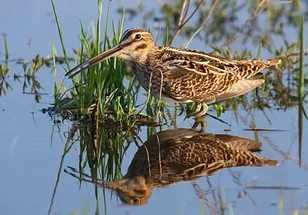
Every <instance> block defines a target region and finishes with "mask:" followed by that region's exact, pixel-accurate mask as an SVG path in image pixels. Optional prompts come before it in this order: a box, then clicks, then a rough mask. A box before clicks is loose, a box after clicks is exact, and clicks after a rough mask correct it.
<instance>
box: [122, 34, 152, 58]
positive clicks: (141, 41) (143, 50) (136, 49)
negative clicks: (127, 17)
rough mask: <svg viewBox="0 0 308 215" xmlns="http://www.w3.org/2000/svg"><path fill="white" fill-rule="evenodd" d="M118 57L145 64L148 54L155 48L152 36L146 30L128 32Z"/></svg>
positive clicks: (124, 36)
mask: <svg viewBox="0 0 308 215" xmlns="http://www.w3.org/2000/svg"><path fill="white" fill-rule="evenodd" d="M120 46H122V49H121V51H119V54H118V57H120V58H122V59H125V60H128V61H134V62H139V63H145V60H146V58H147V54H148V53H149V52H150V51H152V50H153V49H154V48H155V43H154V41H153V37H152V34H151V33H150V32H148V31H146V30H144V29H139V28H135V29H129V30H126V31H125V32H124V33H123V35H122V38H121V41H120Z"/></svg>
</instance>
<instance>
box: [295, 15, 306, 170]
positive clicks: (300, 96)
mask: <svg viewBox="0 0 308 215" xmlns="http://www.w3.org/2000/svg"><path fill="white" fill-rule="evenodd" d="M299 32H300V33H299V42H300V59H299V78H298V86H297V90H298V91H297V94H298V95H297V96H298V161H299V166H301V165H302V148H303V147H302V144H303V126H304V123H303V109H302V108H301V107H302V106H303V102H304V101H303V100H304V93H305V92H304V90H305V87H304V84H305V83H304V78H305V77H304V16H302V17H301V21H300V31H299Z"/></svg>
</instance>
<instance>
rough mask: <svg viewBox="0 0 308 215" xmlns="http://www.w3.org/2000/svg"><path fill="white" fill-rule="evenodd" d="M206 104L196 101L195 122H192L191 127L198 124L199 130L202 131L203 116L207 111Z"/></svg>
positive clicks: (203, 126) (195, 126) (203, 125)
mask: <svg viewBox="0 0 308 215" xmlns="http://www.w3.org/2000/svg"><path fill="white" fill-rule="evenodd" d="M208 109H209V108H208V106H207V104H206V103H198V104H197V107H196V110H195V114H194V115H195V122H194V124H193V128H197V127H198V126H199V125H200V128H201V129H200V130H201V131H204V130H205V128H206V125H205V122H204V120H205V119H204V117H205V115H206V113H207V112H208Z"/></svg>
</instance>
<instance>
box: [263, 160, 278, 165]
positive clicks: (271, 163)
mask: <svg viewBox="0 0 308 215" xmlns="http://www.w3.org/2000/svg"><path fill="white" fill-rule="evenodd" d="M262 161H263V165H267V166H277V165H278V161H276V160H271V159H263V160H262Z"/></svg>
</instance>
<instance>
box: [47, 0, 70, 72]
mask: <svg viewBox="0 0 308 215" xmlns="http://www.w3.org/2000/svg"><path fill="white" fill-rule="evenodd" d="M51 5H52V12H53V15H54V17H55V20H56V24H57V29H58V34H59V38H60V42H61V47H62V52H63V56H64V61H65V64H66V66H67V69H68V70H70V65H69V63H68V60H67V59H68V58H67V54H66V49H65V46H64V39H63V34H62V30H61V27H60V22H59V19H58V15H57V12H56V6H55V3H54V0H51Z"/></svg>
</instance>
